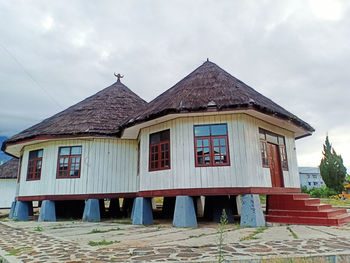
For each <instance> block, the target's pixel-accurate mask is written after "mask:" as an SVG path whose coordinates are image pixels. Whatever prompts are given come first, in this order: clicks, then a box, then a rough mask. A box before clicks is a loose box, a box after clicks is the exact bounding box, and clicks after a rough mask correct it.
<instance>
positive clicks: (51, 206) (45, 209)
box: [38, 200, 56, 222]
mask: <svg viewBox="0 0 350 263" xmlns="http://www.w3.org/2000/svg"><path fill="white" fill-rule="evenodd" d="M38 221H39V222H56V206H55V202H54V201H50V200H44V201H43V202H42V204H41V208H40V214H39V219H38Z"/></svg>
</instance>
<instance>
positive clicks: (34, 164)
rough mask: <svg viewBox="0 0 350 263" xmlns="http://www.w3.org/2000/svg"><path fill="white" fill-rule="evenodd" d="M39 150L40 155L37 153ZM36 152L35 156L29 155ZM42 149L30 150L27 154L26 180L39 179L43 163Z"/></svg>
mask: <svg viewBox="0 0 350 263" xmlns="http://www.w3.org/2000/svg"><path fill="white" fill-rule="evenodd" d="M40 152H41V154H40V155H41V157H39V153H40ZM34 154H36V157H30V155H34ZM42 156H43V149H39V150H35V151H30V152H29V156H28V167H27V181H35V180H40V178H41V168H42V164H43V157H42Z"/></svg>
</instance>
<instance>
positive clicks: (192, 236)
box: [188, 233, 205, 238]
mask: <svg viewBox="0 0 350 263" xmlns="http://www.w3.org/2000/svg"><path fill="white" fill-rule="evenodd" d="M204 235H205V234H204V233H202V234H199V235H191V236H189V237H188V238H198V237H202V236H204Z"/></svg>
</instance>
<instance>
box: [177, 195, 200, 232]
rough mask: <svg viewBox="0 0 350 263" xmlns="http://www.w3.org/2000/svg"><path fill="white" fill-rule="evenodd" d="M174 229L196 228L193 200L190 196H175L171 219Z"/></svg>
mask: <svg viewBox="0 0 350 263" xmlns="http://www.w3.org/2000/svg"><path fill="white" fill-rule="evenodd" d="M173 226H175V227H197V218H196V211H195V209H194V203H193V198H192V197H190V196H177V197H176V202H175V211H174V218H173Z"/></svg>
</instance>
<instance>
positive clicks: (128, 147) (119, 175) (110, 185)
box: [19, 138, 138, 196]
mask: <svg viewBox="0 0 350 263" xmlns="http://www.w3.org/2000/svg"><path fill="white" fill-rule="evenodd" d="M75 145H81V146H82V162H81V174H80V178H68V179H56V170H57V158H58V148H59V147H61V146H75ZM36 149H44V152H43V163H42V172H41V179H40V180H38V181H26V173H27V165H28V153H29V151H31V150H36ZM136 173H137V141H136V140H120V139H107V138H91V139H80V140H75V139H74V140H73V139H66V140H56V141H50V142H44V143H40V144H34V145H30V146H26V147H25V149H24V153H23V161H22V169H21V182H20V189H19V195H20V196H31V195H62V194H98V193H125V192H137V185H138V183H137V181H136V180H138V178H137V175H136Z"/></svg>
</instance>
